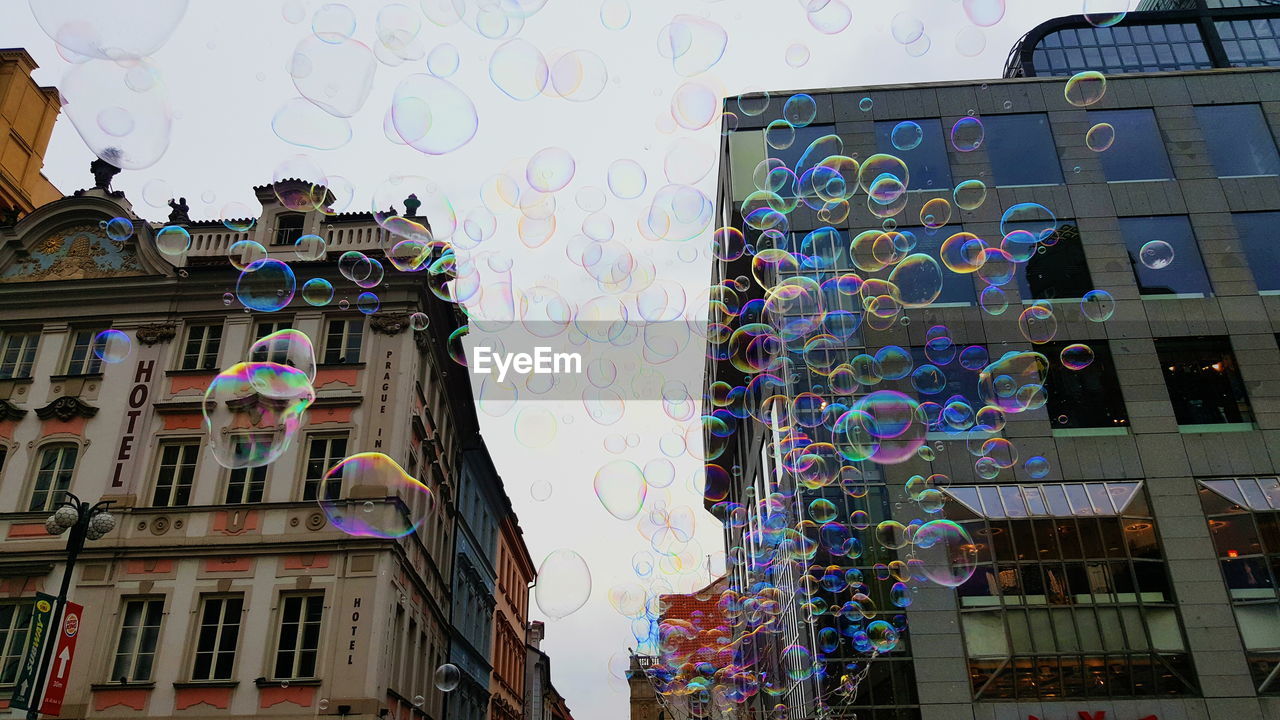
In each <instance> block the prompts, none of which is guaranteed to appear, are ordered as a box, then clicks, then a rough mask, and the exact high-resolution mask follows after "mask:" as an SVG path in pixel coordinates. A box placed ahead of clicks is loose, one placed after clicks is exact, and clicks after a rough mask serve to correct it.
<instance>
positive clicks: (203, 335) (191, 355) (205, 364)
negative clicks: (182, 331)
mask: <svg viewBox="0 0 1280 720" xmlns="http://www.w3.org/2000/svg"><path fill="white" fill-rule="evenodd" d="M220 347H222V324H221V323H219V324H217V325H188V326H187V343H186V346H185V348H184V349H183V352H182V369H183V370H213V369H215V368H216V367H217V366H218V349H219V348H220Z"/></svg>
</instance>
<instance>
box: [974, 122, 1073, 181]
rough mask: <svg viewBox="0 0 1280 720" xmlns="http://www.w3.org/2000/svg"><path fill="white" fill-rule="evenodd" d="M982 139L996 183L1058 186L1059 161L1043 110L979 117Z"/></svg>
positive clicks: (1056, 147)
mask: <svg viewBox="0 0 1280 720" xmlns="http://www.w3.org/2000/svg"><path fill="white" fill-rule="evenodd" d="M982 124H983V126H984V127H985V128H986V138H985V140H984V141H983V145H984V147H986V148H987V157H988V158H990V160H991V172H992V174H993V175H994V176H995V180H996V185H1006V186H1007V185H1058V184H1061V183H1062V161H1061V160H1060V159H1059V158H1058V146H1057V145H1056V144H1054V141H1053V132H1052V131H1051V130H1050V129H1049V117H1048V116H1047V115H1045V114H1044V113H1027V114H1023V115H989V116H986V117H983V118H982Z"/></svg>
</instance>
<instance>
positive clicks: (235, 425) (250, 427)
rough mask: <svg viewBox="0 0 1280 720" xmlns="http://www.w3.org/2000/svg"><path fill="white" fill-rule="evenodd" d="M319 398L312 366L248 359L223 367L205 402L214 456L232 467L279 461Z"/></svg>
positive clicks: (208, 430)
mask: <svg viewBox="0 0 1280 720" xmlns="http://www.w3.org/2000/svg"><path fill="white" fill-rule="evenodd" d="M315 398H316V392H315V390H314V389H313V388H312V386H311V381H310V379H309V378H308V377H307V375H306V372H304V371H303V370H299V369H297V368H292V367H289V366H288V365H281V364H278V363H273V362H242V363H236V364H235V365H232V366H231V367H229V368H227V369H226V370H223V371H222V372H220V373H218V375H217V376H216V377H215V378H214V379H213V382H211V383H210V384H209V388H208V390H206V391H205V394H204V403H203V405H202V408H201V409H202V412H203V414H204V427H205V431H206V432H207V433H208V434H209V447H210V450H211V452H212V453H213V457H214V459H215V460H216V461H217V462H218V464H219V465H221V466H223V467H226V468H232V469H234V468H245V467H260V466H262V465H266V464H268V463H271V462H273V461H274V460H275V459H276V458H278V457H280V456H281V455H282V454H284V452H285V451H286V450H288V449H289V446H290V444H291V443H292V442H293V439H294V437H295V436H296V435H297V432H298V428H299V427H301V426H302V415H303V413H304V412H305V411H306V410H307V408H308V407H310V406H311V403H312V402H314V401H315Z"/></svg>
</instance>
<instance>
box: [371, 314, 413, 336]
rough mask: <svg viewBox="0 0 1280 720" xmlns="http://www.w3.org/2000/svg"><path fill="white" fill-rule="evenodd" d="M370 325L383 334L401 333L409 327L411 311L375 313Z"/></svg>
mask: <svg viewBox="0 0 1280 720" xmlns="http://www.w3.org/2000/svg"><path fill="white" fill-rule="evenodd" d="M369 327H370V328H373V331H374V332H376V333H382V334H383V335H399V334H400V333H402V332H404V331H405V330H408V329H409V313H373V314H372V315H370V316H369Z"/></svg>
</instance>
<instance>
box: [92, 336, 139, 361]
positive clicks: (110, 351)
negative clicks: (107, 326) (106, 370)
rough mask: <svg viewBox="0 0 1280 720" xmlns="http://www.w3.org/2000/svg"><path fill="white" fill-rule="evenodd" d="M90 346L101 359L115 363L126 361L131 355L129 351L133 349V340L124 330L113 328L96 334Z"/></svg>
mask: <svg viewBox="0 0 1280 720" xmlns="http://www.w3.org/2000/svg"><path fill="white" fill-rule="evenodd" d="M89 347H90V348H91V349H92V350H93V354H94V355H95V356H97V358H98V359H99V360H101V361H102V362H104V363H110V364H113V365H114V364H115V363H119V362H124V360H125V359H126V358H128V357H129V353H130V352H131V351H132V350H133V342H132V341H131V340H129V336H128V335H126V334H124V333H123V332H121V331H119V330H115V329H111V330H103V331H102V332H100V333H98V334H97V335H94V336H93V342H92V344H91V345H90V346H89Z"/></svg>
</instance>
